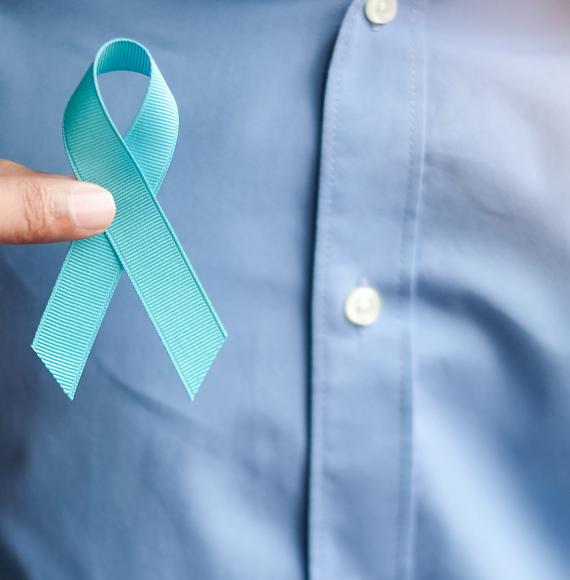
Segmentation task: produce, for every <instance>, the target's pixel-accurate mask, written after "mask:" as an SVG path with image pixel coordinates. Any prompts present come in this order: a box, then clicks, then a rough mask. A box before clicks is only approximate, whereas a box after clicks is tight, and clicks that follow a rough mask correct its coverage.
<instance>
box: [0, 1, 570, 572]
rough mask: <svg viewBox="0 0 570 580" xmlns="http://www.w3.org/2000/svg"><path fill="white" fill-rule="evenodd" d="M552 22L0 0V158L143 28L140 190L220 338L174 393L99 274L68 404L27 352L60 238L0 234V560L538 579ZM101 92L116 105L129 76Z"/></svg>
mask: <svg viewBox="0 0 570 580" xmlns="http://www.w3.org/2000/svg"><path fill="white" fill-rule="evenodd" d="M368 1H369V2H374V1H378V0H368ZM569 29H570V5H569V4H568V3H567V2H566V1H564V0H540V1H539V2H537V1H533V0H502V1H501V2H497V1H496V0H479V1H478V2H472V1H468V0H457V1H455V2H445V1H442V0H400V1H399V6H398V13H397V16H396V18H395V19H394V20H393V21H392V22H389V23H387V24H384V25H378V24H373V23H372V22H370V21H369V20H368V19H367V17H366V14H365V9H364V0H354V2H352V3H351V2H350V1H349V0H335V1H333V0H303V1H301V0H267V1H263V2H260V1H259V0H239V1H237V0H215V1H214V0H209V1H208V0H193V1H182V0H164V1H162V2H157V1H153V0H137V1H135V0H121V1H117V0H114V1H112V0H97V1H95V0H90V1H85V2H74V1H72V0H50V2H42V1H41V0H22V1H18V2H16V1H13V0H12V1H10V0H8V1H4V2H1V3H0V157H3V158H8V159H12V160H15V161H18V162H20V163H24V164H27V165H29V166H31V167H33V168H36V169H39V170H42V171H51V172H63V173H69V172H70V169H69V166H68V164H67V161H66V157H65V153H64V149H63V144H62V141H61V129H60V124H61V118H62V113H63V109H64V107H65V104H66V102H67V99H68V97H69V95H70V94H71V92H72V91H73V89H74V88H75V86H76V84H77V83H78V81H79V80H80V78H81V76H82V75H83V73H84V71H85V69H86V67H87V66H88V65H89V63H90V62H91V60H92V58H93V56H94V54H95V51H96V50H97V48H98V47H99V46H100V45H101V44H102V43H103V42H105V41H106V40H109V39H111V38H114V37H125V36H126V37H131V38H134V39H136V40H139V41H140V42H142V43H143V44H145V45H146V46H147V47H148V48H149V50H150V51H151V52H152V54H153V56H154V58H155V60H156V61H157V63H158V65H159V67H160V69H161V71H162V72H163V74H164V76H165V78H166V79H167V82H168V83H169V86H170V87H171V89H172V92H173V94H174V95H175V97H176V99H177V101H178V105H179V109H180V115H181V123H180V125H181V127H180V137H179V145H178V147H177V150H176V153H175V155H174V160H173V163H172V166H171V169H170V171H169V172H168V174H167V176H166V180H165V183H164V186H163V188H162V190H161V193H160V199H161V205H162V207H163V208H164V210H165V212H166V214H167V215H168V216H169V219H170V220H171V222H172V225H173V227H174V229H175V231H176V232H177V235H178V237H179V239H180V241H181V243H182V245H183V247H184V248H185V249H186V251H187V253H188V255H189V257H190V259H191V261H192V263H193V265H194V266H195V268H196V271H197V272H198V274H199V276H200V279H201V281H202V283H203V285H204V286H205V288H206V290H207V292H208V294H209V296H210V298H211V299H212V301H213V303H214V304H215V306H216V310H217V311H218V313H219V315H220V317H221V318H222V320H223V321H224V324H225V326H226V327H227V329H228V331H229V334H230V337H229V339H228V341H227V343H226V345H225V346H224V348H223V349H222V351H221V353H220V355H219V356H218V358H217V359H216V361H215V363H214V365H213V367H212V369H211V371H210V373H209V374H208V376H207V378H206V381H205V382H204V384H203V385H202V389H201V391H200V393H199V394H198V396H197V398H196V400H195V401H194V402H191V401H190V400H189V398H188V396H187V394H186V392H185V390H184V388H183V386H182V384H181V383H180V380H179V378H178V376H177V374H176V371H175V370H174V369H173V367H172V364H171V362H170V360H169V358H168V356H167V355H166V353H165V352H164V350H163V348H162V345H161V343H160V340H159V338H158V337H157V335H156V333H155V331H154V329H153V327H152V325H151V323H150V322H149V320H148V317H147V316H146V314H145V312H144V310H143V308H142V306H141V304H140V302H139V300H138V299H137V297H136V295H135V292H134V290H133V288H132V286H131V285H130V284H129V282H128V280H126V279H125V278H123V280H122V282H121V284H120V286H119V288H118V291H117V292H116V294H115V296H114V298H113V300H112V303H111V305H110V308H109V311H108V313H107V316H106V318H105V321H104V323H103V326H102V328H101V331H100V333H99V336H98V338H97V341H96V343H95V346H94V349H93V353H92V355H91V357H90V359H89V361H88V363H87V366H86V370H85V374H84V377H83V379H82V382H81V385H80V388H79V390H78V393H77V396H76V399H75V400H74V401H73V403H70V401H69V400H68V399H67V398H66V397H65V395H64V394H63V392H62V391H61V390H60V389H59V387H58V386H57V385H56V383H55V382H54V380H53V378H52V377H51V375H50V374H49V373H48V371H47V370H46V369H45V367H44V366H43V365H42V363H41V362H40V361H39V359H37V357H36V356H35V355H34V353H33V351H32V350H31V348H30V343H31V340H32V337H33V334H34V330H35V327H36V325H37V323H38V321H39V318H40V316H41V313H42V310H43V308H44V306H45V304H46V301H47V299H48V296H49V293H50V290H51V287H52V285H53V283H54V281H55V279H56V276H57V273H58V271H59V269H60V267H61V262H62V259H63V256H64V254H65V251H66V245H65V244H56V245H43V246H35V247H24V246H13V247H2V248H0V397H1V398H0V580H24V579H26V580H183V579H189V578H192V579H196V580H303V579H305V580H565V579H567V578H569V577H570V459H569V458H570V307H569V302H570V162H569V160H570V101H569V99H568V95H569V94H570V36H569V35H568V30H569ZM102 84H103V90H104V96H105V99H106V102H107V104H108V106H109V108H110V110H111V113H112V115H113V117H114V119H115V120H116V122H117V124H118V125H119V126H120V127H123V128H125V127H127V126H128V123H129V120H130V119H131V117H132V115H133V113H134V112H135V111H136V109H137V108H138V104H139V101H138V99H140V97H141V96H142V91H143V90H144V81H142V80H141V79H140V78H138V77H133V75H128V74H124V75H121V74H115V75H109V77H108V78H107V77H105V78H104V79H102ZM358 286H369V287H371V288H374V289H375V290H376V291H377V292H378V293H379V295H380V296H381V299H382V309H381V311H380V315H379V317H378V318H377V320H375V321H374V322H373V323H371V324H369V325H367V326H357V325H354V324H353V323H352V322H351V321H350V320H349V319H348V318H347V316H346V314H345V301H346V299H347V296H348V295H349V293H350V292H351V290H352V289H353V288H355V287H358ZM361 306H362V305H361ZM362 307H363V308H364V309H366V308H367V305H366V304H364V306H362Z"/></svg>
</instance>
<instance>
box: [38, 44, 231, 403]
mask: <svg viewBox="0 0 570 580" xmlns="http://www.w3.org/2000/svg"><path fill="white" fill-rule="evenodd" d="M112 71H132V72H136V73H141V74H143V75H146V76H148V77H149V84H148V89H147V92H146V95H145V98H144V101H143V103H142V105H141V108H140V110H139V111H138V114H137V116H136V118H135V120H134V121H133V123H132V125H131V127H130V128H129V130H128V132H127V134H126V136H125V137H124V138H123V137H122V136H121V134H120V133H119V131H118V130H117V128H116V127H115V125H114V124H113V121H112V120H111V118H110V117H109V114H108V112H107V110H106V108H105V105H104V103H103V100H102V97H101V93H100V92H99V87H98V84H97V77H98V75H101V74H104V73H107V72H112ZM177 136H178V108H177V106H176V102H175V100H174V97H173V96H172V93H171V92H170V90H169V88H168V86H167V84H166V82H165V80H164V78H163V77H162V75H161V73H160V71H159V69H158V67H157V66H156V64H155V62H154V61H153V59H152V57H151V55H150V54H149V52H148V51H147V50H146V49H145V48H144V47H143V46H142V45H140V44H139V43H137V42H135V41H132V40H127V39H119V40H112V41H110V42H108V43H107V44H105V45H103V46H102V47H101V48H100V50H99V51H98V52H97V55H96V56H95V60H94V61H93V64H92V65H91V66H90V68H89V69H88V70H87V73H86V74H85V76H84V77H83V79H82V80H81V82H80V83H79V86H78V87H77V89H76V90H75V92H74V93H73V95H72V96H71V98H70V100H69V102H68V104H67V107H66V109H65V114H64V118H63V138H64V143H65V148H66V151H67V155H68V157H69V161H70V163H71V166H72V168H73V171H74V173H75V175H76V177H77V179H79V180H81V181H90V182H93V183H97V184H99V185H101V186H102V187H104V188H105V189H107V190H109V191H110V192H111V193H112V194H113V197H114V199H115V204H116V207H117V212H116V216H115V219H114V221H113V223H112V224H111V226H110V227H109V229H108V230H107V231H106V232H104V233H102V234H100V235H98V236H95V237H93V238H89V239H85V240H80V241H76V242H73V243H72V244H71V246H70V248H69V251H68V253H67V256H66V258H65V261H64V263H63V266H62V269H61V271H60V274H59V277H58V279H57V281H56V283H55V286H54V288H53V291H52V294H51V297H50V299H49V301H48V304H47V306H46V309H45V311H44V313H43V316H42V319H41V321H40V324H39V326H38V329H37V331H36V335H35V337H34V341H33V344H32V348H33V349H34V350H35V352H36V353H37V354H38V356H39V357H40V359H41V360H42V361H43V362H44V364H45V365H46V367H47V368H48V369H49V371H50V372H51V373H52V375H53V376H54V378H55V379H56V381H57V382H58V383H59V384H60V386H61V388H62V389H63V390H64V391H65V393H66V395H67V396H68V397H69V398H70V399H73V397H74V395H75V391H76V389H77V384H78V383H79V379H80V378H81V374H82V373H83V369H84V367H85V363H86V361H87V358H88V356H89V353H90V351H91V348H92V346H93V342H94V340H95V337H96V336H97V332H98V330H99V327H100V325H101V322H102V321H103V318H104V316H105V312H106V310H107V307H108V305H109V302H110V300H111V298H112V296H113V293H114V291H115V288H116V287H117V284H118V282H119V278H120V277H121V274H122V272H123V270H124V271H125V272H126V273H127V275H128V277H129V279H130V280H131V282H132V284H133V286H134V288H135V290H136V291H137V293H138V296H139V298H140V300H141V302H142V304H143V305H144V307H145V309H146V311H147V313H148V315H149V317H150V319H151V320H152V322H153V324H154V326H155V328H156V330H157V332H158V334H159V336H160V338H161V340H162V343H163V344H164V346H165V348H166V350H167V352H168V354H169V355H170V358H171V359H172V362H173V363H174V366H175V367H176V369H177V371H178V373H179V375H180V378H181V379H182V382H183V383H184V385H185V387H186V389H187V391H188V393H189V394H190V397H193V396H194V395H195V394H196V392H197V390H198V388H199V387H200V384H201V383H202V381H203V379H204V377H205V375H206V373H207V371H208V369H209V368H210V366H211V364H212V362H213V361H214V359H215V357H216V355H217V353H218V351H219V350H220V348H221V346H222V344H223V343H224V341H225V339H226V338H227V333H226V331H225V330H224V327H223V325H222V323H221V321H220V320H219V318H218V316H217V315H216V312H215V311H214V308H213V307H212V305H211V304H210V301H209V300H208V297H207V296H206V293H205V292H204V289H203V288H202V286H201V284H200V282H199V280H198V278H197V277H196V274H195V273H194V271H193V269H192V266H191V265H190V262H189V260H188V258H187V257H186V255H185V254H184V251H183V250H182V247H181V246H180V243H179V242H178V240H177V239H176V235H175V233H174V231H173V229H172V227H171V226H170V224H169V223H168V220H167V219H166V216H165V215H164V213H163V211H162V209H161V207H160V205H159V204H158V201H157V200H156V194H157V192H158V190H159V189H160V186H161V184H162V180H163V179H164V175H165V173H166V171H167V169H168V166H169V165H170V160H171V158H172V154H173V153H174V148H175V146H176V139H177Z"/></svg>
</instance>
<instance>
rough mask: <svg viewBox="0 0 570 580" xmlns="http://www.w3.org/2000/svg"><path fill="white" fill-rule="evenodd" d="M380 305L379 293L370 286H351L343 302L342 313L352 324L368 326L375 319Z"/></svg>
mask: <svg viewBox="0 0 570 580" xmlns="http://www.w3.org/2000/svg"><path fill="white" fill-rule="evenodd" d="M381 307H382V299H381V298H380V294H379V293H378V292H377V291H376V290H375V289H374V288H372V287H371V286H357V287H356V288H353V289H352V290H351V291H350V292H349V294H348V296H347V297H346V301H345V303H344V313H345V314H346V317H347V318H348V320H350V322H352V324H356V325H357V326H368V325H370V324H372V323H373V322H375V321H376V319H377V318H378V315H379V314H380V309H381Z"/></svg>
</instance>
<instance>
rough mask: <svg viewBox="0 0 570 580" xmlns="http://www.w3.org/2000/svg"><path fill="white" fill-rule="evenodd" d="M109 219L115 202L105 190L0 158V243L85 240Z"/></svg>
mask: <svg viewBox="0 0 570 580" xmlns="http://www.w3.org/2000/svg"><path fill="white" fill-rule="evenodd" d="M114 217H115V202H114V200H113V196H112V195H111V194H110V193H109V192H108V191H107V190H106V189H103V188H102V187H99V186H98V185H95V184H93V183H88V182H82V181H77V180H76V179H75V178H73V177H69V176H66V175H52V174H50V173H39V172H37V171H33V170H32V169H29V168H27V167H25V166H23V165H20V164H18V163H14V162H12V161H8V160H5V159H0V244H33V243H44V242H60V241H64V240H79V239H81V238H88V237H90V236H94V235H96V234H98V233H100V232H102V231H104V230H105V229H107V228H108V227H109V225H111V222H112V221H113V218H114Z"/></svg>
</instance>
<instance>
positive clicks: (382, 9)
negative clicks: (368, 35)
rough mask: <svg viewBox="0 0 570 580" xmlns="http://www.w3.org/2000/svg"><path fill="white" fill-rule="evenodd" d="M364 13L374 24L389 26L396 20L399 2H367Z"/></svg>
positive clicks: (396, 0) (389, 0)
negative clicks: (389, 23)
mask: <svg viewBox="0 0 570 580" xmlns="http://www.w3.org/2000/svg"><path fill="white" fill-rule="evenodd" d="M364 11H365V13H366V18H368V20H370V22H372V24H388V22H391V21H392V20H394V18H396V14H397V13H398V0H367V1H366V6H365V8H364Z"/></svg>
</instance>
